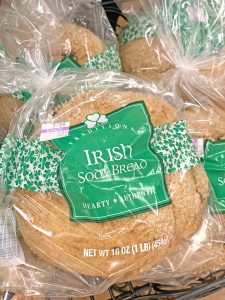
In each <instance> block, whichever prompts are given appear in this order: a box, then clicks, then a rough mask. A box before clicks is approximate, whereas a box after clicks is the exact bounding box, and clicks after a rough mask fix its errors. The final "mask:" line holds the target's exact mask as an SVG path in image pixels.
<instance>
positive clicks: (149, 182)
mask: <svg viewBox="0 0 225 300" xmlns="http://www.w3.org/2000/svg"><path fill="white" fill-rule="evenodd" d="M182 106H183V103H182V102H181V101H179V98H176V97H174V95H173V94H172V93H168V92H167V93H165V92H164V91H163V90H160V88H159V87H158V88H157V87H156V86H155V85H148V84H146V83H144V82H142V81H138V80H137V79H135V78H132V77H128V76H126V75H121V74H119V73H114V72H97V71H93V72H76V73H73V72H72V70H71V71H70V72H69V70H61V71H58V72H57V73H56V74H55V76H54V77H53V78H52V79H51V81H50V83H49V85H48V86H47V87H45V89H42V92H40V91H39V92H37V93H36V94H35V95H33V97H32V98H31V99H30V101H28V102H27V103H26V104H25V105H24V106H23V108H22V109H21V113H20V115H19V117H18V118H17V119H16V120H15V121H14V122H13V124H14V125H13V126H12V128H11V133H10V135H9V136H8V138H7V139H6V140H5V142H4V144H3V147H2V154H3V156H2V160H1V164H2V167H1V170H2V171H1V175H2V177H3V179H4V185H5V188H6V189H8V190H9V192H8V198H9V199H10V200H11V201H10V203H11V204H12V206H13V209H14V212H15V215H16V218H17V221H18V225H19V230H20V233H21V235H22V237H23V239H24V241H25V243H26V244H27V245H28V247H29V248H30V249H31V250H32V251H33V252H34V253H36V255H37V256H38V257H40V258H41V259H43V260H44V261H46V263H50V264H51V265H52V266H54V267H57V268H59V269H61V270H63V271H65V272H68V273H70V274H72V275H73V276H74V280H75V281H76V282H78V284H79V282H84V280H85V282H87V283H88V285H89V286H90V287H91V286H92V285H93V281H89V279H88V278H89V276H91V277H92V278H93V277H95V278H96V277H97V278H101V280H100V281H98V282H100V283H99V285H98V282H97V281H96V280H95V281H94V285H95V287H96V286H97V287H98V291H100V290H103V289H104V288H106V287H107V284H104V282H110V283H113V282H116V281H124V280H128V279H129V277H134V276H137V275H140V273H142V272H144V271H145V270H146V269H149V268H150V267H151V266H153V265H154V264H156V263H158V262H160V261H161V260H162V259H163V258H165V257H166V256H168V255H169V254H170V253H171V252H172V251H174V249H175V248H176V246H177V244H179V243H182V242H183V241H184V240H185V239H189V238H191V236H193V235H194V234H195V233H196V232H197V230H198V229H199V228H200V226H201V224H202V221H203V218H204V216H205V212H206V207H207V199H208V196H209V188H208V180H207V177H206V174H205V172H204V169H203V167H202V166H201V163H200V161H199V158H198V156H197V152H196V150H195V146H194V143H193V141H192V139H191V137H190V136H189V134H188V133H187V129H186V122H185V121H183V120H182V113H181V111H182ZM149 141H150V143H149ZM9 148H10V151H8V149H9ZM29 274H30V272H29V271H28V272H27V276H29ZM34 278H35V275H34ZM102 280H103V283H102ZM104 280H106V281H104ZM107 280H109V281H107ZM65 285H66V282H65ZM36 289H38V287H35V288H34V289H33V291H35V290H36ZM31 290H32V289H30V290H29V291H28V292H27V293H30V292H31ZM77 293H79V291H78V290H77ZM77 293H76V292H74V294H75V295H77ZM87 293H88V292H87ZM84 294H85V292H84Z"/></svg>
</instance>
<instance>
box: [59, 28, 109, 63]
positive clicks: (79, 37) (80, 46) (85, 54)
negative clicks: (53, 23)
mask: <svg viewBox="0 0 225 300" xmlns="http://www.w3.org/2000/svg"><path fill="white" fill-rule="evenodd" d="M62 27H63V31H62V34H61V59H63V58H64V57H65V56H73V57H74V59H75V60H76V61H77V62H78V64H80V65H81V66H83V65H85V64H86V63H87V62H88V60H89V59H90V58H92V57H94V56H96V55H98V54H99V53H101V52H104V51H105V49H106V46H105V44H104V43H103V42H102V40H101V39H100V38H99V37H98V36H96V35H95V34H94V33H93V32H91V31H90V30H89V29H87V28H85V27H81V26H77V25H75V24H69V23H63V24H62Z"/></svg>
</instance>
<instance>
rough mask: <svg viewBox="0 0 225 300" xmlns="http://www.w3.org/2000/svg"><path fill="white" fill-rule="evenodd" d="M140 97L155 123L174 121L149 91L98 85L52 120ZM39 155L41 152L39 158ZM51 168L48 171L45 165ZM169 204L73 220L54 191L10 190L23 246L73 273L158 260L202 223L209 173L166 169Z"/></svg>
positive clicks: (113, 273) (138, 266) (74, 120)
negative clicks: (142, 247) (90, 252)
mask: <svg viewBox="0 0 225 300" xmlns="http://www.w3.org/2000/svg"><path fill="white" fill-rule="evenodd" d="M140 100H141V101H144V102H145V105H146V107H147V109H148V111H149V114H150V117H151V122H152V124H153V125H163V124H165V123H172V122H175V121H177V120H178V116H177V114H176V112H175V110H174V108H173V107H172V106H171V105H170V104H168V102H166V101H164V100H162V99H160V98H159V97H155V96H151V95H149V94H145V93H140V92H132V91H119V90H111V89H104V90H103V89H102V90H96V91H92V92H87V93H83V94H80V95H79V96H76V97H73V98H71V99H70V101H68V102H67V103H65V104H64V105H62V106H60V107H58V108H57V109H55V110H54V120H53V121H54V122H61V121H63V122H70V125H71V126H73V125H76V124H80V123H82V122H84V120H85V118H86V116H87V115H88V114H93V113H95V112H96V111H97V112H98V113H101V114H108V113H110V112H112V111H115V110H117V109H119V108H121V107H124V106H126V105H128V104H130V103H133V102H137V101H140ZM40 159H41V157H40ZM49 172H51V170H49ZM165 177H166V185H167V189H168V192H169V195H170V197H171V200H172V204H169V205H167V206H165V207H161V208H158V209H154V210H149V211H146V212H144V213H139V214H134V215H132V216H129V217H123V218H119V219H114V220H108V221H104V222H100V223H97V222H78V221H76V222H71V221H70V211H69V206H68V203H67V201H66V199H65V198H64V197H63V196H61V195H58V194H55V193H49V192H48V193H40V192H35V191H28V190H26V189H22V188H16V189H15V190H14V191H13V194H12V200H13V206H14V209H15V213H16V216H17V220H18V224H19V227H20V230H21V233H22V235H23V238H24V240H25V242H26V243H27V245H29V247H30V248H31V249H32V250H33V251H34V252H35V253H36V254H37V255H38V256H39V257H40V258H42V259H44V260H46V261H47V262H49V263H51V264H53V265H55V266H57V267H59V268H61V269H64V270H67V271H70V272H72V273H76V272H78V273H81V274H85V275H91V276H102V277H111V278H116V279H118V278H123V275H124V274H126V273H127V272H129V271H130V272H131V271H132V274H133V275H135V274H136V275H137V274H139V273H140V272H141V271H143V270H145V268H150V267H151V266H152V265H154V264H156V263H157V262H159V261H161V260H162V259H163V258H164V257H165V256H166V255H167V254H168V253H169V252H171V251H172V249H174V247H175V245H176V243H178V242H179V241H181V240H182V239H185V238H188V237H190V236H191V235H193V234H194V233H195V232H196V230H197V229H198V228H199V226H200V224H201V222H202V216H203V211H204V209H205V205H206V202H207V197H208V187H207V186H208V185H207V177H206V175H205V173H204V170H203V169H202V167H201V166H196V167H193V168H191V169H188V170H185V171H183V172H174V173H171V174H167V175H166V176H165ZM163 237H166V239H167V241H168V242H167V243H166V244H165V245H164V246H162V247H158V248H155V249H154V251H150V252H141V251H140V252H138V253H136V255H133V254H132V253H131V252H129V253H127V254H126V255H122V254H121V252H120V253H119V254H118V255H116V256H113V255H112V252H111V251H109V254H108V256H103V257H100V256H93V257H84V255H83V253H84V249H97V251H99V250H102V249H109V250H112V249H116V248H119V249H121V248H122V247H124V246H127V247H129V249H131V247H132V245H133V244H141V243H145V242H149V243H152V242H153V241H155V240H157V239H161V238H163Z"/></svg>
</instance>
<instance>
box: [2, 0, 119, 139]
mask: <svg viewBox="0 0 225 300" xmlns="http://www.w3.org/2000/svg"><path fill="white" fill-rule="evenodd" d="M97 20H98V22H97ZM0 28H1V30H0V44H1V45H3V47H4V51H5V56H6V57H8V58H10V59H11V60H12V61H17V62H20V63H21V64H24V65H26V66H27V68H29V69H30V73H31V76H33V77H34V75H36V77H37V78H36V81H37V84H36V83H34V84H35V85H36V86H37V88H38V86H40V85H41V86H42V85H45V84H47V81H46V78H49V77H50V76H51V74H54V72H55V70H54V68H56V67H57V68H59V69H61V68H73V69H78V70H79V69H80V68H85V69H90V68H95V69H103V70H111V69H120V67H121V65H120V59H119V53H118V49H117V41H116V36H115V33H114V32H113V30H112V28H111V25H110V24H109V21H108V19H107V17H106V15H105V12H104V10H103V8H102V7H101V4H100V3H99V2H97V1H84V2H83V1H76V0H74V1H54V2H52V1H44V0H41V1H38V2H35V1H29V0H23V1H17V0H13V1H11V6H10V5H9V3H6V4H5V5H3V7H2V8H1V9H0ZM40 81H42V82H40ZM18 88H20V86H19V85H18ZM29 98H30V91H28V90H24V91H21V90H20V93H18V92H15V93H14V95H8V94H3V95H0V101H1V103H2V105H0V116H1V118H0V119H1V121H0V122H1V125H2V126H1V128H3V133H2V134H1V136H2V139H3V138H4V136H5V135H6V133H7V132H8V128H9V124H10V120H11V118H12V112H14V111H16V110H17V109H18V108H20V107H21V106H22V105H23V103H24V102H25V101H27V100H28V99H29Z"/></svg>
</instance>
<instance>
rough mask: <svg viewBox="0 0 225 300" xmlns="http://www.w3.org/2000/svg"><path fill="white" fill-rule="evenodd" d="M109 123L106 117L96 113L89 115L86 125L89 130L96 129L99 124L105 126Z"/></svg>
mask: <svg viewBox="0 0 225 300" xmlns="http://www.w3.org/2000/svg"><path fill="white" fill-rule="evenodd" d="M107 122H108V119H107V117H106V116H105V115H101V114H98V113H95V114H91V115H88V116H87V119H86V121H85V122H84V123H85V124H86V125H87V128H94V127H95V126H96V125H97V124H105V123H107Z"/></svg>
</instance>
